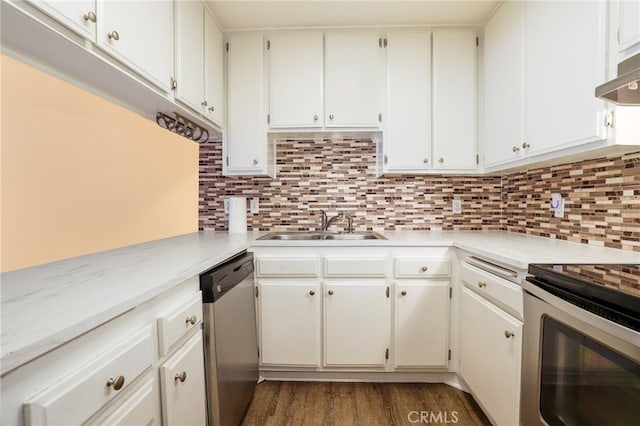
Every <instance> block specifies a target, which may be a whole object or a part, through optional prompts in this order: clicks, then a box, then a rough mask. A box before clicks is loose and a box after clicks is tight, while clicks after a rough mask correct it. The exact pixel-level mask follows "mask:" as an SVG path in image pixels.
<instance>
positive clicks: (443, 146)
mask: <svg viewBox="0 0 640 426" xmlns="http://www.w3.org/2000/svg"><path fill="white" fill-rule="evenodd" d="M432 105H433V140H432V143H433V161H434V168H436V169H439V170H442V169H449V170H458V169H475V168H476V35H475V33H474V32H473V31H472V30H467V29H443V30H435V31H434V32H433V103H432Z"/></svg>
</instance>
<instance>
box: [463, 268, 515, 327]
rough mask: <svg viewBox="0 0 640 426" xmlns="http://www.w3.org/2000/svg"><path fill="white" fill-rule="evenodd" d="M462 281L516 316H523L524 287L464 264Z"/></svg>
mask: <svg viewBox="0 0 640 426" xmlns="http://www.w3.org/2000/svg"><path fill="white" fill-rule="evenodd" d="M462 281H463V282H464V283H465V285H466V286H467V287H469V288H471V289H473V290H474V291H475V292H476V293H478V294H480V295H482V296H483V297H485V298H486V299H488V300H491V301H492V302H493V303H495V304H496V305H498V306H500V307H501V308H502V309H504V310H505V311H507V312H509V313H510V314H512V315H514V316H515V317H517V318H519V319H522V318H523V303H524V301H523V294H522V287H520V286H519V285H517V284H514V283H512V282H511V281H508V280H505V279H504V278H501V277H498V276H496V275H494V274H492V273H490V272H486V271H483V270H482V269H480V268H476V267H475V266H472V265H469V264H466V263H463V264H462Z"/></svg>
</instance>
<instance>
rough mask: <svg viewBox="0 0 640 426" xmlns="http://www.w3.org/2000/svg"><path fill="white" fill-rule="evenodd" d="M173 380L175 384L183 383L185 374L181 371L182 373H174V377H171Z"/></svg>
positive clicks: (185, 378) (185, 377)
mask: <svg viewBox="0 0 640 426" xmlns="http://www.w3.org/2000/svg"><path fill="white" fill-rule="evenodd" d="M173 380H174V381H175V382H177V381H178V380H180V383H184V381H185V380H187V372H186V371H183V372H182V373H176V375H175V376H174V377H173Z"/></svg>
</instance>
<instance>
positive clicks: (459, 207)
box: [451, 200, 462, 214]
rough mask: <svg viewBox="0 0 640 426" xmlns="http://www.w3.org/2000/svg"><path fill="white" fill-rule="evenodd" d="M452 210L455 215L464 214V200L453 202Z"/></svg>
mask: <svg viewBox="0 0 640 426" xmlns="http://www.w3.org/2000/svg"><path fill="white" fill-rule="evenodd" d="M451 208H452V210H453V213H454V214H459V213H462V200H453V201H452V203H451Z"/></svg>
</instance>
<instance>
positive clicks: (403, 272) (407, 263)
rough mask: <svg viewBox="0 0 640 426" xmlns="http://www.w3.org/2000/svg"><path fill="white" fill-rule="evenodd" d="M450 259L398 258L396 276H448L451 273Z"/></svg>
mask: <svg viewBox="0 0 640 426" xmlns="http://www.w3.org/2000/svg"><path fill="white" fill-rule="evenodd" d="M450 273H451V272H450V267H449V259H424V258H415V259H408V258H404V259H396V260H395V277H396V278H430V277H448V276H449V274H450Z"/></svg>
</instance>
